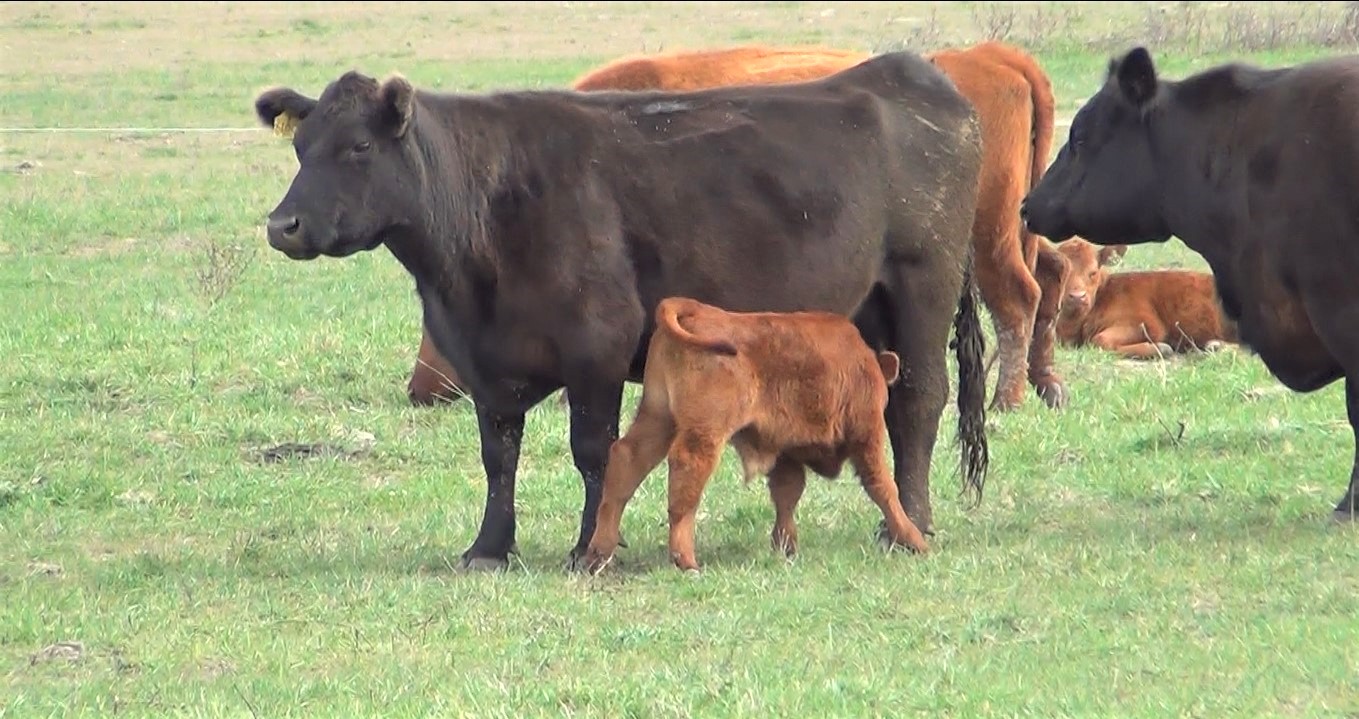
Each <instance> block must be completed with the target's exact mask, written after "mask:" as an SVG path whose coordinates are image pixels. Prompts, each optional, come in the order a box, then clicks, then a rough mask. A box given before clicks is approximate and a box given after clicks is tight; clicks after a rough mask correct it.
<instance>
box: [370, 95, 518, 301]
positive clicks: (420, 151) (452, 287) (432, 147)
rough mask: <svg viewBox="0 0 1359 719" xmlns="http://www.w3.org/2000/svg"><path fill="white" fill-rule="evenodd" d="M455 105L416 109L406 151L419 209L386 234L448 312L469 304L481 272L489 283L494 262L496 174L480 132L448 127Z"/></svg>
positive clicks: (422, 289) (388, 242)
mask: <svg viewBox="0 0 1359 719" xmlns="http://www.w3.org/2000/svg"><path fill="white" fill-rule="evenodd" d="M459 110H460V108H457V107H456V106H454V107H449V106H444V107H440V108H438V110H437V113H436V112H423V113H417V115H416V122H415V123H414V124H413V126H412V130H411V131H412V132H413V133H414V136H413V140H414V142H413V143H412V148H411V150H410V152H411V166H412V171H413V173H414V177H412V182H411V185H412V186H413V187H415V188H418V191H419V193H420V199H419V202H418V207H419V208H420V212H419V213H417V214H418V215H419V217H418V218H415V219H413V220H412V221H411V223H410V224H409V226H405V227H401V228H398V229H396V230H394V231H392V232H391V233H389V235H388V237H387V238H386V245H387V248H388V249H389V250H390V251H391V253H392V255H393V256H395V257H396V259H397V260H398V261H399V262H401V264H402V266H404V267H405V268H406V270H407V272H409V273H410V274H411V276H412V277H413V278H414V279H415V281H416V285H417V287H418V288H419V290H420V292H421V294H422V296H423V295H427V294H430V293H434V294H437V295H438V296H439V297H440V298H441V299H442V300H443V301H444V302H445V304H447V305H449V310H450V311H451V312H453V313H455V314H458V313H461V312H465V311H469V310H471V309H472V307H473V306H474V303H473V301H472V300H473V297H472V294H473V293H474V292H475V291H477V290H478V289H479V285H480V284H484V283H485V281H486V278H487V276H488V275H489V276H490V277H491V278H492V279H491V281H492V283H493V277H494V275H495V268H496V266H497V265H498V262H497V258H496V257H495V254H494V253H495V247H494V246H493V245H492V244H491V243H489V242H488V241H487V238H488V236H489V233H488V231H487V227H486V222H487V221H488V216H489V209H488V207H489V200H488V196H489V192H490V188H491V187H494V186H495V184H496V183H497V182H498V181H499V179H500V178H498V177H496V176H494V172H493V168H494V166H495V164H496V163H495V162H493V161H492V162H488V161H487V159H486V158H485V155H486V154H488V152H487V148H486V147H485V142H484V139H483V138H480V137H477V136H473V135H469V134H464V133H459V132H457V130H456V129H455V127H454V125H455V123H456V122H457V117H458V115H457V113H458V112H459ZM488 168H491V169H488ZM488 173H489V174H490V175H491V176H488ZM483 299H484V298H483Z"/></svg>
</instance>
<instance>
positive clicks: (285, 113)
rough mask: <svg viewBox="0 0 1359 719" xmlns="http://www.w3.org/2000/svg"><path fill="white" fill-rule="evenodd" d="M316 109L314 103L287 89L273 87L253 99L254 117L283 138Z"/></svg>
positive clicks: (308, 98)
mask: <svg viewBox="0 0 1359 719" xmlns="http://www.w3.org/2000/svg"><path fill="white" fill-rule="evenodd" d="M314 109H316V101H315V100H313V99H311V98H310V97H307V96H305V95H302V94H301V93H299V92H297V91H296V90H293V89H292V88H288V87H274V88H270V89H268V90H265V91H264V92H261V93H260V94H259V96H258V97H256V98H255V115H256V116H257V117H259V119H260V122H261V123H262V124H263V125H264V126H265V127H273V128H274V132H276V133H278V134H280V135H283V136H285V137H287V136H289V135H291V134H292V133H293V130H294V129H295V128H296V127H297V124H298V123H299V122H302V120H304V119H306V117H307V115H309V114H311V111H312V110H314Z"/></svg>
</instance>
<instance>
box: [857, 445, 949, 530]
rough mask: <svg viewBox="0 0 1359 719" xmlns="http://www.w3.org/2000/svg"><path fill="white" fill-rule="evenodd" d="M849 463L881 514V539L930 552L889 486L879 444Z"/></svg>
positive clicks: (891, 484)
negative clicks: (884, 531) (883, 526)
mask: <svg viewBox="0 0 1359 719" xmlns="http://www.w3.org/2000/svg"><path fill="white" fill-rule="evenodd" d="M850 461H852V462H853V463H854V471H855V473H857V474H858V475H859V483H860V484H862V485H863V488H864V491H865V492H867V493H868V496H869V498H870V499H872V500H873V503H874V504H876V505H878V509H879V510H881V511H882V516H883V520H884V521H885V523H886V525H887V536H886V537H885V538H883V539H890V540H891V543H892V544H896V545H901V546H905V547H910V548H911V549H912V550H914V551H916V552H920V553H921V554H924V553H926V552H928V551H930V545H929V544H928V543H927V542H926V541H925V536H924V535H923V534H921V532H920V528H919V527H917V526H915V523H914V522H912V521H911V518H910V517H908V516H906V511H905V510H904V509H903V508H902V506H901V501H900V500H899V498H898V497H897V493H896V491H895V490H896V484H895V483H894V482H892V474H891V471H890V470H889V469H888V467H887V452H886V448H885V447H883V446H882V440H880V439H874V440H871V441H869V442H868V443H867V444H866V445H865V446H864V447H863V448H861V449H860V450H858V451H857V452H855V454H854V456H852V457H851V458H850Z"/></svg>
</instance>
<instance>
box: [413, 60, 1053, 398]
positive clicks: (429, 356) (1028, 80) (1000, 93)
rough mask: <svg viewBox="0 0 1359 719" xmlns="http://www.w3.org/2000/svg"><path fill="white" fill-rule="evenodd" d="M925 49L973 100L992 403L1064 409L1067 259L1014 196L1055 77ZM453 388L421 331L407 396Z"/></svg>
mask: <svg viewBox="0 0 1359 719" xmlns="http://www.w3.org/2000/svg"><path fill="white" fill-rule="evenodd" d="M869 57H872V55H871V54H870V53H867V52H861V51H857V50H841V49H835V48H825V47H796V46H794V47H765V46H761V45H743V46H736V47H725V48H720V49H710V50H692V51H689V50H686V51H679V52H673V53H662V54H648V55H636V56H627V57H622V58H618V59H616V60H614V61H612V62H609V63H606V64H604V65H602V66H600V67H598V68H595V69H592V70H590V71H588V72H586V73H584V74H583V75H581V76H580V77H578V78H577V79H576V80H575V81H574V82H573V83H572V85H571V87H572V89H574V90H577V91H581V92H600V91H608V90H634V91H635V90H671V91H675V90H701V89H707V88H714V87H723V86H729V85H744V84H753V85H766V84H782V83H791V82H805V81H808V80H813V79H816V78H820V77H825V76H826V75H830V74H832V73H835V72H839V71H841V70H844V69H846V68H848V67H850V66H852V65H856V64H858V63H861V62H863V61H865V60H867V59H868V58H869ZM926 57H928V59H929V60H930V61H931V62H932V63H934V64H935V65H937V66H938V67H939V69H941V70H943V72H944V74H946V75H948V77H949V78H950V79H951V80H952V81H953V82H954V84H955V85H956V86H957V88H958V90H959V92H961V93H962V94H963V96H965V97H966V98H967V99H968V100H969V101H970V102H971V103H972V104H973V106H975V108H976V110H977V113H978V117H979V118H980V121H981V128H982V151H983V154H984V157H983V160H982V178H981V183H980V184H981V186H980V188H979V196H978V204H977V212H976V218H975V221H974V223H973V228H972V234H973V243H974V246H975V248H976V254H975V257H976V263H977V270H976V271H977V285H978V287H979V289H980V290H981V297H982V301H983V302H984V303H986V306H987V308H989V309H990V310H991V316H992V319H993V321H994V323H995V328H996V338H997V345H998V346H997V356H998V360H999V365H1000V377H999V379H997V381H996V389H995V394H994V396H993V399H992V402H991V408H992V409H995V410H998V411H1005V410H1010V409H1014V408H1015V407H1018V406H1019V405H1020V404H1022V403H1023V401H1024V385H1025V379H1026V377H1027V380H1028V383H1029V384H1030V385H1032V386H1033V388H1034V390H1035V392H1036V393H1037V394H1038V395H1039V396H1040V397H1042V398H1043V400H1044V402H1046V403H1047V405H1048V406H1050V407H1061V406H1064V405H1065V404H1066V402H1067V399H1068V395H1069V392H1068V390H1067V387H1066V384H1065V381H1064V380H1063V379H1062V378H1061V376H1060V375H1058V374H1057V371H1056V369H1055V367H1054V361H1053V348H1054V345H1055V342H1056V336H1055V332H1054V325H1055V323H1056V320H1057V312H1058V305H1059V303H1060V301H1061V300H1060V297H1061V284H1062V280H1063V278H1062V276H1061V271H1062V268H1063V263H1062V261H1061V258H1060V257H1058V256H1057V253H1056V250H1055V248H1054V247H1053V246H1052V243H1050V242H1048V241H1047V240H1046V239H1044V238H1043V237H1041V236H1039V235H1036V234H1034V233H1032V232H1030V231H1028V230H1027V229H1026V228H1024V227H1022V226H1021V224H1020V222H1019V202H1020V199H1021V198H1023V196H1024V194H1025V193H1027V192H1028V191H1029V188H1030V187H1032V186H1033V185H1034V184H1036V183H1037V182H1038V180H1039V179H1040V178H1041V177H1042V176H1043V172H1044V170H1045V168H1046V167H1047V163H1048V155H1049V154H1050V152H1049V151H1050V149H1051V147H1052V130H1053V122H1054V119H1053V118H1054V113H1055V100H1054V98H1053V93H1052V83H1051V81H1050V80H1049V78H1048V76H1047V74H1046V73H1044V71H1043V69H1042V68H1041V67H1040V66H1039V65H1038V63H1037V61H1035V60H1034V58H1033V57H1032V56H1031V55H1029V54H1028V53H1026V52H1024V51H1023V50H1021V49H1020V48H1017V47H1014V46H1011V45H1007V44H1004V43H999V42H983V43H979V44H977V45H973V46H970V47H967V48H961V49H942V50H939V51H937V52H934V53H932V54H929V55H927V56H926ZM945 201H946V200H945ZM458 385H459V379H458V377H457V374H456V373H455V372H454V371H453V368H452V367H450V366H449V364H448V362H446V361H445V360H444V359H443V358H442V357H440V356H439V354H438V352H437V351H435V350H434V348H433V346H432V345H430V344H429V338H428V337H424V338H422V341H421V346H420V358H419V360H417V361H416V363H415V367H414V369H413V370H412V374H411V378H410V382H409V383H408V385H407V391H408V394H409V396H410V399H411V402H413V403H415V404H432V403H434V402H435V401H436V400H437V399H440V398H444V399H449V400H453V399H456V398H457V397H458V396H459V395H460V394H461V391H460V390H459V389H458ZM562 397H563V400H564V399H565V393H563V395H562Z"/></svg>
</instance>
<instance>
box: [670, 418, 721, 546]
mask: <svg viewBox="0 0 1359 719" xmlns="http://www.w3.org/2000/svg"><path fill="white" fill-rule="evenodd" d="M724 441H725V438H724V437H721V436H717V435H716V434H714V433H710V432H703V431H697V430H691V429H682V430H680V431H679V433H678V434H677V435H676V437H675V441H674V443H673V444H671V446H670V485H669V494H670V559H671V561H673V562H674V563H675V566H677V567H679V568H680V569H683V570H685V571H693V572H696V571H698V558H697V556H696V555H695V553H694V522H695V518H696V515H697V514H698V503H699V500H700V499H701V498H702V496H703V488H704V487H705V486H707V484H708V480H709V479H710V478H712V474H713V472H714V471H715V470H716V469H717V464H718V461H719V460H721V458H722V445H723V443H724Z"/></svg>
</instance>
